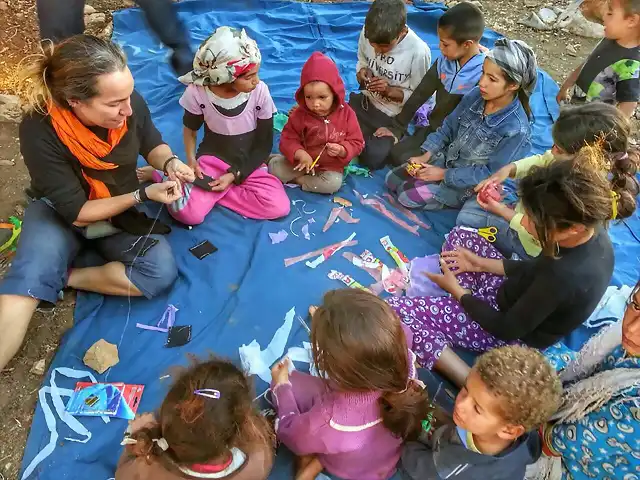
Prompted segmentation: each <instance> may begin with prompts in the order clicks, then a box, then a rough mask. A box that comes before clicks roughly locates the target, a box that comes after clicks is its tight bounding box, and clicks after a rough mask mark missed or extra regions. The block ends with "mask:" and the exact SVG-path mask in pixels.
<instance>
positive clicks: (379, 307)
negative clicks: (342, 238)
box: [311, 288, 431, 439]
mask: <svg viewBox="0 0 640 480" xmlns="http://www.w3.org/2000/svg"><path fill="white" fill-rule="evenodd" d="M311 344H312V350H313V360H314V362H315V365H316V366H317V368H318V372H321V373H322V374H323V375H324V376H326V378H327V379H328V381H329V382H330V385H331V388H337V389H339V390H341V391H345V392H372V391H379V392H382V396H381V397H380V399H379V400H378V403H379V406H380V414H381V416H382V419H383V423H384V425H385V427H387V428H388V429H389V430H390V431H391V432H393V433H394V434H395V435H397V436H398V437H400V438H403V439H415V438H417V437H418V435H419V434H420V431H421V428H422V423H421V422H422V420H424V419H426V418H427V415H428V414H429V412H430V410H431V408H430V406H429V402H428V398H427V394H426V392H425V391H424V389H422V388H421V387H420V386H418V385H417V384H416V383H415V382H413V381H410V380H408V376H409V371H410V370H412V369H413V365H411V361H412V360H411V357H410V355H409V353H408V351H407V342H406V338H405V335H404V331H403V330H402V326H401V323H400V319H399V318H398V317H397V316H396V314H395V313H394V311H393V309H392V308H391V307H390V306H389V305H388V304H387V303H386V302H384V301H383V300H382V299H380V298H378V297H376V296H375V295H373V294H371V293H368V292H365V291H363V290H357V289H351V288H345V289H342V290H333V291H330V292H327V293H326V294H325V296H324V300H323V303H322V305H321V306H320V307H319V308H318V310H317V311H316V312H315V313H314V314H313V319H312V321H311Z"/></svg>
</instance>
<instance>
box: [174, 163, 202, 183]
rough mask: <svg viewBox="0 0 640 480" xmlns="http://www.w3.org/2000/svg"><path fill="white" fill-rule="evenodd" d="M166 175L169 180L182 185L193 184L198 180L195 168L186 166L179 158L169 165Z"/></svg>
mask: <svg viewBox="0 0 640 480" xmlns="http://www.w3.org/2000/svg"><path fill="white" fill-rule="evenodd" d="M166 173H167V176H168V177H169V180H173V181H177V182H180V183H192V182H193V181H194V180H195V179H196V174H195V173H194V171H193V168H191V167H190V166H188V165H185V164H184V163H182V161H181V160H179V159H177V158H174V159H173V160H171V161H170V162H169V163H168V164H167V166H166ZM201 178H202V177H201Z"/></svg>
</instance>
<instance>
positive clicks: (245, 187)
mask: <svg viewBox="0 0 640 480" xmlns="http://www.w3.org/2000/svg"><path fill="white" fill-rule="evenodd" d="M198 164H199V165H200V169H201V170H202V173H205V174H207V175H209V176H210V177H213V178H218V177H219V176H221V175H222V174H224V173H226V172H227V170H228V169H229V165H227V164H226V163H225V162H223V161H222V160H220V159H219V158H217V157H213V156H211V155H203V156H201V157H200V158H199V159H198ZM153 179H154V181H156V182H161V181H162V180H163V177H162V174H161V173H160V172H158V171H157V170H156V171H155V172H154V174H153ZM183 190H184V191H183V197H182V198H181V199H180V200H177V201H175V202H173V203H172V204H171V205H169V213H170V214H171V216H172V217H173V218H175V219H176V220H177V221H179V222H180V223H184V224H185V225H199V224H200V223H202V222H203V221H204V218H205V217H206V216H207V214H208V213H209V212H210V211H211V209H213V207H215V206H216V205H222V206H223V207H227V208H228V209H229V210H233V211H234V212H236V213H239V214H240V215H243V216H245V217H248V218H254V219H257V220H272V219H275V218H280V217H284V216H286V215H288V214H289V209H290V208H291V203H290V201H289V197H288V196H287V193H286V192H285V190H284V187H283V186H282V182H281V181H280V180H278V179H277V178H276V177H274V176H273V175H271V174H270V173H268V172H267V168H266V166H262V167H260V168H258V169H256V170H255V171H254V172H253V173H252V174H251V175H249V176H248V177H247V178H245V180H244V182H242V184H240V185H235V184H231V186H230V187H229V188H227V189H226V190H225V191H223V192H208V191H206V190H203V189H201V188H198V187H196V186H195V185H192V184H187V185H184V187H183Z"/></svg>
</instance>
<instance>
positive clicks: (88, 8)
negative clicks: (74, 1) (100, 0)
mask: <svg viewBox="0 0 640 480" xmlns="http://www.w3.org/2000/svg"><path fill="white" fill-rule="evenodd" d="M92 13H96V9H95V8H93V7H92V6H91V5H85V6H84V14H85V15H91V14H92Z"/></svg>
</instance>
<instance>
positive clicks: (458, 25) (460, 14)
mask: <svg viewBox="0 0 640 480" xmlns="http://www.w3.org/2000/svg"><path fill="white" fill-rule="evenodd" d="M438 28H439V29H441V30H444V31H445V33H446V34H447V36H449V37H450V38H452V39H453V40H455V41H456V43H458V44H461V43H464V42H466V41H467V40H473V41H474V42H477V41H478V40H480V39H481V38H482V34H483V33H484V17H483V16H482V12H481V11H480V9H479V8H478V7H476V6H475V5H473V4H472V3H467V2H462V3H458V4H457V5H454V6H453V7H451V8H449V9H448V10H447V11H446V12H444V13H443V14H442V16H441V17H440V18H439V19H438Z"/></svg>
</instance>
